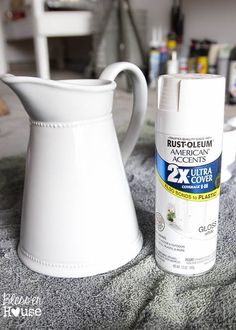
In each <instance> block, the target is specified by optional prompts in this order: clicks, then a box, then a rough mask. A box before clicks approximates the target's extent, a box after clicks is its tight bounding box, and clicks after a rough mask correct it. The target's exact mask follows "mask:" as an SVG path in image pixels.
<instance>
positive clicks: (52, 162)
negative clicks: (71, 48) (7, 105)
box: [2, 62, 147, 277]
mask: <svg viewBox="0 0 236 330" xmlns="http://www.w3.org/2000/svg"><path fill="white" fill-rule="evenodd" d="M124 70H125V71H126V70H127V71H128V72H129V73H130V76H131V78H132V81H133V87H134V106H133V113H132V117H131V122H130V125H129V128H128V131H127V134H126V137H125V139H124V141H123V142H122V144H121V152H120V148H119V145H118V141H117V136H116V132H115V128H114V124H113V119H112V102H113V93H114V89H115V88H116V83H115V82H114V79H115V78H116V76H117V75H118V74H119V73H120V72H121V71H124ZM2 80H3V81H4V82H5V83H6V84H7V85H8V86H9V87H10V88H12V89H13V90H14V91H15V93H16V94H17V95H18V97H19V98H20V100H21V102H22V103H23V105H24V107H25V110H26V111H27V113H28V115H29V117H30V128H31V129H30V138H29V145H28V152H27V162H26V176H25V186H24V196H23V209H22V219H21V236H20V243H19V246H18V254H19V257H20V259H21V260H22V261H23V263H24V264H25V265H26V266H28V267H29V268H30V269H32V270H34V271H36V272H39V273H43V274H46V275H51V276H59V277H84V276H90V275H94V274H99V273H104V272H107V271H110V270H112V269H116V268H118V267H120V266H122V265H124V264H125V263H127V262H128V261H129V260H131V259H132V258H134V257H135V256H136V255H137V254H138V252H139V251H140V249H141V248H142V235H141V233H140V231H139V228H138V224H137V219H136V213H135V209H134V205H133V201H132V197H131V193H130V190H129V185H128V182H127V179H126V175H125V170H124V166H123V164H125V163H126V161H127V159H128V158H129V156H130V154H131V152H132V150H133V148H134V146H135V143H136V141H137V139H138V136H139V132H140V129H141V126H142V123H143V119H144V115H145V111H146V104H147V86H146V81H145V78H144V76H143V74H142V72H141V71H140V70H139V68H138V67H137V66H135V65H134V64H131V63H127V62H120V63H115V64H112V65H110V66H108V67H107V68H106V69H105V70H104V71H103V73H102V74H101V76H100V79H97V80H96V79H95V80H64V81H52V80H43V79H39V78H31V77H15V76H12V75H5V76H3V77H2Z"/></svg>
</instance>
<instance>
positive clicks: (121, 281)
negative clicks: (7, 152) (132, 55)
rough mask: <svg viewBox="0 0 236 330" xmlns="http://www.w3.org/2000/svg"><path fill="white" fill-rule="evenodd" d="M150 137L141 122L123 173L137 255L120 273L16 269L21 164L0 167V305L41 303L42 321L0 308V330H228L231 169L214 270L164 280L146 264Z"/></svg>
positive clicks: (233, 276)
mask: <svg viewBox="0 0 236 330" xmlns="http://www.w3.org/2000/svg"><path fill="white" fill-rule="evenodd" d="M153 132H154V127H153V123H152V122H147V123H146V125H145V135H144V137H143V138H141V139H140V140H139V143H138V145H137V147H136V149H135V151H134V153H133V155H132V157H131V158H130V160H129V162H128V164H127V167H126V170H127V177H128V180H129V184H130V187H131V190H132V194H133V198H134V201H135V205H136V209H137V215H138V220H139V224H140V227H141V230H142V233H143V236H144V246H143V249H142V251H141V253H140V254H139V255H138V256H137V257H136V258H135V259H134V260H133V261H131V262H130V263H128V264H127V265H125V266H124V267H122V268H120V269H118V270H116V271H112V272H109V273H107V274H103V275H99V276H93V277H88V278H83V279H59V278H52V277H47V276H43V275H40V274H37V273H34V272H32V271H31V270H29V269H27V268H26V267H25V266H24V265H23V264H22V263H21V262H20V260H19V259H18V256H17V253H16V246H17V242H18V238H19V226H20V213H21V199H22V189H23V179H24V163H25V158H24V157H23V156H22V157H21V156H19V157H14V158H8V159H4V160H2V161H0V227H1V230H0V263H1V267H0V284H1V285H0V291H1V292H0V294H1V295H0V297H1V298H0V299H2V298H3V294H4V293H9V294H15V295H17V296H29V297H35V296H37V297H39V298H40V299H41V302H42V304H41V310H42V315H41V316H33V317H29V316H28V317H19V316H18V317H17V316H16V317H15V316H11V317H4V316H3V308H2V307H3V306H0V313H1V314H0V318H1V319H0V329H57V330H58V329H80V330H82V329H84V330H87V329H92V330H100V329H109V330H110V329H111V330H113V329H114V330H115V329H121V330H125V329H148V330H149V329H150V330H152V329H157V330H158V329H162V330H165V329H166V330H167V329H168V330H169V329H204V330H206V329H222V330H223V329H236V235H235V232H236V186H235V183H236V166H235V172H234V173H235V176H234V177H233V178H232V179H231V180H230V181H229V182H228V183H225V184H224V185H223V186H222V194H221V204H220V221H219V238H218V255H217V263H216V266H215V268H214V269H213V271H211V272H210V273H208V274H206V275H204V276H201V277H197V278H186V277H177V276H173V275H168V274H165V273H164V272H162V271H161V270H159V269H158V268H157V266H156V264H155V260H154V257H153V251H154V198H155V182H154V180H155V177H154V136H153ZM2 302H3V301H2V300H1V301H0V304H1V305H2Z"/></svg>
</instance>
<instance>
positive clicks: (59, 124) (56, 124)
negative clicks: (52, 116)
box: [30, 113, 112, 128]
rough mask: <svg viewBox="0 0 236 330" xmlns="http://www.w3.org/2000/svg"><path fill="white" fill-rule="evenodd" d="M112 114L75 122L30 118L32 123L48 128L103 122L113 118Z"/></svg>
mask: <svg viewBox="0 0 236 330" xmlns="http://www.w3.org/2000/svg"><path fill="white" fill-rule="evenodd" d="M111 118H112V114H111V113H109V114H108V115H106V116H102V117H100V118H96V119H90V120H81V121H73V122H43V121H36V120H31V119H30V125H32V126H37V127H47V128H71V127H78V126H82V125H90V124H96V123H100V122H103V121H105V120H108V119H111Z"/></svg>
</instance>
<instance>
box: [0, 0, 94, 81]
mask: <svg viewBox="0 0 236 330" xmlns="http://www.w3.org/2000/svg"><path fill="white" fill-rule="evenodd" d="M91 23H92V12H90V11H45V10H44V0H31V7H30V10H29V13H27V16H26V18H23V19H20V20H16V21H9V22H6V24H4V32H5V39H6V40H9V41H14V40H22V39H29V38H33V39H34V47H35V59H36V66H37V72H38V76H39V77H40V78H44V79H49V78H50V69H49V52H48V40H47V38H49V37H66V36H85V35H90V34H92V24H91ZM1 40H2V42H1ZM1 44H2V45H3V36H2V38H1V35H0V58H1V57H2V56H3V55H2V54H4V49H3V47H1ZM1 49H3V51H2V54H1ZM5 58H6V57H5ZM3 62H4V61H3ZM0 66H1V62H0ZM2 66H3V67H4V68H6V67H7V60H5V64H4V63H3V64H2ZM1 71H2V70H1Z"/></svg>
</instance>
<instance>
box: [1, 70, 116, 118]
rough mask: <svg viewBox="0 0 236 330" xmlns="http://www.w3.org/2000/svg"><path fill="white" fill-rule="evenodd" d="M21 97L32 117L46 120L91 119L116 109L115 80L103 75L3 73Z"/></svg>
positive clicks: (3, 79)
mask: <svg viewBox="0 0 236 330" xmlns="http://www.w3.org/2000/svg"><path fill="white" fill-rule="evenodd" d="M1 80H2V81H3V82H4V83H5V84H6V85H8V86H9V87H10V88H11V89H12V90H13V91H14V92H15V93H16V95H17V96H18V97H19V99H20V100H21V102H22V104H23V106H24V108H25V110H26V112H27V113H28V115H29V117H30V118H31V119H32V120H34V121H42V122H73V121H80V120H90V119H94V118H99V117H102V116H105V115H107V114H109V113H110V112H111V110H112V103H113V91H114V89H115V87H116V83H115V82H114V81H109V80H102V79H75V80H58V81H55V80H45V79H40V78H35V77H17V76H14V75H11V74H6V75H3V76H1Z"/></svg>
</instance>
